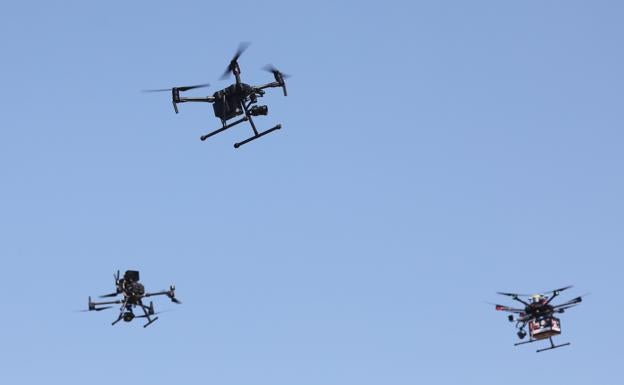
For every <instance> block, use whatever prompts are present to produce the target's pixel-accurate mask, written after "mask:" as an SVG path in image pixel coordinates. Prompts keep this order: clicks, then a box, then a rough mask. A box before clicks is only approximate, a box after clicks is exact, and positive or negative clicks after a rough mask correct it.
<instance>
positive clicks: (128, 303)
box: [86, 270, 182, 327]
mask: <svg viewBox="0 0 624 385" xmlns="http://www.w3.org/2000/svg"><path fill="white" fill-rule="evenodd" d="M114 278H115V289H116V290H115V292H114V293H110V294H105V295H101V296H100V298H108V297H116V296H117V295H119V294H121V295H123V298H122V299H118V300H115V301H105V302H92V301H91V297H89V309H88V310H86V311H93V310H95V311H101V310H104V309H109V308H111V307H112V306H103V307H98V306H101V305H114V304H117V305H119V304H121V308H120V309H119V317H118V318H117V319H116V320H115V321H113V323H112V325H115V324H116V323H117V322H119V321H121V320H124V321H126V322H130V321H132V320H133V319H135V318H147V323H146V324H145V325H143V327H148V326H149V325H151V324H152V322H154V321H156V320H157V319H158V317H154V318H152V316H153V315H155V314H156V313H155V312H154V304H153V303H152V302H151V301H150V304H149V306H146V305H145V304H143V298H147V297H152V296H155V295H166V296H167V297H169V299H171V302H173V303H177V304H180V303H182V302H180V301H179V300H178V299H177V298H176V297H175V286H170V287H169V290H163V291H159V292H156V293H146V292H145V288H144V287H143V285H142V284H141V283H139V272H138V271H135V270H128V271H126V272H125V273H124V276H123V278H119V270H118V271H117V274H115V275H114ZM137 306H138V307H140V308H141V309H142V310H143V315H138V316H135V315H134V312H133V311H132V309H133V308H135V307H137Z"/></svg>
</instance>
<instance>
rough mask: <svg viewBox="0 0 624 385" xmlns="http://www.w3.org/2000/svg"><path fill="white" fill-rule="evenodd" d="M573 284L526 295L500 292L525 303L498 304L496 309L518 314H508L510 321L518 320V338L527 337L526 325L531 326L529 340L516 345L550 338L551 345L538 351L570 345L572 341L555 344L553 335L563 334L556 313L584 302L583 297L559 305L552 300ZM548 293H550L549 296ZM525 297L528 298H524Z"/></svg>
mask: <svg viewBox="0 0 624 385" xmlns="http://www.w3.org/2000/svg"><path fill="white" fill-rule="evenodd" d="M571 287H572V286H566V287H563V288H561V289H556V290H553V291H549V292H546V293H542V294H534V295H526V294H516V293H500V292H499V293H498V294H501V295H504V296H507V297H511V299H513V300H514V301H517V302H520V303H522V304H523V305H524V308H523V309H519V308H513V307H509V306H505V305H496V310H499V311H506V312H509V313H513V314H516V315H517V316H516V317H515V318H514V315H513V314H510V315H509V316H508V320H509V322H514V321H515V322H516V328H517V329H518V333H517V334H518V338H520V339H521V340H522V339H524V337H526V334H527V333H526V331H525V330H524V329H525V327H527V326H528V327H529V340H528V341H523V342H518V343H516V344H515V346H518V345H523V344H528V343H532V342H535V341H540V340H545V339H548V340H549V341H550V347H547V348H544V349H539V350H537V352H538V353H539V352H542V351H544V350H551V349H556V348H560V347H563V346H568V345H570V343H569V342H568V343H565V344H560V345H555V343H554V342H553V340H552V337H554V336H556V335H559V334H561V321H560V320H559V318H557V317H555V313H564V312H565V310H566V309H569V308H571V307H574V306H576V305H578V304H579V303H581V302H582V300H583V298H582V297H576V298H574V299H572V300H569V301H567V302H564V303H562V304H559V305H552V304H551V302H552V300H553V299H555V297H557V296H558V295H559V294H560V293H561V292H562V291H564V290H567V289H569V288H571ZM546 294H549V295H548V296H547V295H546ZM522 297H525V298H526V299H524V298H522Z"/></svg>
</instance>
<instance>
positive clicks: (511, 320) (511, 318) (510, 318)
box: [507, 314, 514, 322]
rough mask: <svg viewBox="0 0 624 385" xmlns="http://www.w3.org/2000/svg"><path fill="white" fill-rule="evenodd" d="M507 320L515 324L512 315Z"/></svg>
mask: <svg viewBox="0 0 624 385" xmlns="http://www.w3.org/2000/svg"><path fill="white" fill-rule="evenodd" d="M507 319H508V320H509V322H513V320H514V317H513V315H511V314H510V315H509V316H507Z"/></svg>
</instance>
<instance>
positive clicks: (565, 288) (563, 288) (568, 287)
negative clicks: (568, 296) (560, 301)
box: [541, 285, 573, 295]
mask: <svg viewBox="0 0 624 385" xmlns="http://www.w3.org/2000/svg"><path fill="white" fill-rule="evenodd" d="M571 287H573V286H572V285H569V286H565V287H562V288H559V289H555V290H551V291H545V292H543V293H541V294H555V295H559V293H561V292H562V291H564V290H568V289H570V288H571Z"/></svg>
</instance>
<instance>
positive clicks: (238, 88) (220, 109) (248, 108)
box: [148, 43, 288, 148]
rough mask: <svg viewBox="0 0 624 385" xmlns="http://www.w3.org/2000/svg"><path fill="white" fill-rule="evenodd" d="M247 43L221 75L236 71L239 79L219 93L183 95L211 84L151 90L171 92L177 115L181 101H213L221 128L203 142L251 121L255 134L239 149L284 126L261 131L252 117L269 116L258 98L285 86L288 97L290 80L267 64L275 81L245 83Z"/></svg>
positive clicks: (266, 68)
mask: <svg viewBox="0 0 624 385" xmlns="http://www.w3.org/2000/svg"><path fill="white" fill-rule="evenodd" d="M247 46H248V44H245V43H243V44H241V45H240V46H239V48H238V51H237V52H236V54H235V55H234V57H233V58H232V60H231V61H230V64H229V65H228V67H227V68H226V70H225V72H224V74H223V76H221V78H222V79H224V78H227V77H228V76H229V75H230V74H233V75H234V77H235V78H236V82H235V83H234V84H232V85H230V86H228V87H226V88H224V89H222V90H220V91H217V92H215V93H214V94H213V95H212V96H207V97H200V98H189V97H182V96H180V93H181V92H185V91H189V90H192V89H195V88H201V87H207V86H208V84H200V85H195V86H185V87H173V88H171V89H160V90H148V92H160V91H171V99H172V102H173V109H174V111H175V112H176V114H177V113H178V104H180V103H189V102H204V103H212V107H213V110H214V115H215V116H216V117H217V118H219V119H220V120H221V128H218V129H216V130H214V131H212V132H210V133H208V134H206V135H203V136H201V138H200V139H201V140H202V141H203V140H206V139H208V138H209V137H211V136H213V135H216V134H218V133H220V132H223V131H225V130H227V129H228V128H231V127H233V126H235V125H237V124H239V123H242V122H249V124H250V125H251V129H252V130H253V133H254V135H253V136H251V137H250V138H247V139H245V140H243V141H241V142H238V143H235V144H234V147H235V148H238V147H240V146H242V145H243V144H245V143H249V142H251V141H252V140H255V139H258V138H260V137H262V136H264V135H266V134H269V133H271V132H273V131H275V130H279V129H280V128H282V125H281V124H277V125H275V126H274V127H272V128H270V129H268V130H265V131H262V132H260V131H258V129H257V128H256V124H255V123H254V121H253V118H252V117H253V116H259V115H267V114H268V112H269V108H268V107H267V106H263V105H256V103H257V102H258V98H259V97H262V96H264V93H265V91H264V90H265V89H266V88H273V87H281V88H282V90H283V91H284V96H287V94H288V93H287V91H286V82H285V81H284V79H286V78H287V77H288V76H287V75H285V74H282V73H281V72H280V71H279V70H278V69H277V68H275V67H273V66H267V67H265V70H267V71H269V72H271V73H272V74H273V76H274V78H275V81H273V82H269V83H266V84H263V85H259V86H253V85H249V84H246V83H243V82H242V81H241V78H240V74H241V70H240V67H239V65H238V58H239V57H240V55H241V54H242V53H243V52H244V51H245V49H247ZM240 115H244V116H243V117H241V118H239V119H237V120H235V121H233V122H228V121H229V120H231V119H234V118H235V117H237V116H240Z"/></svg>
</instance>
